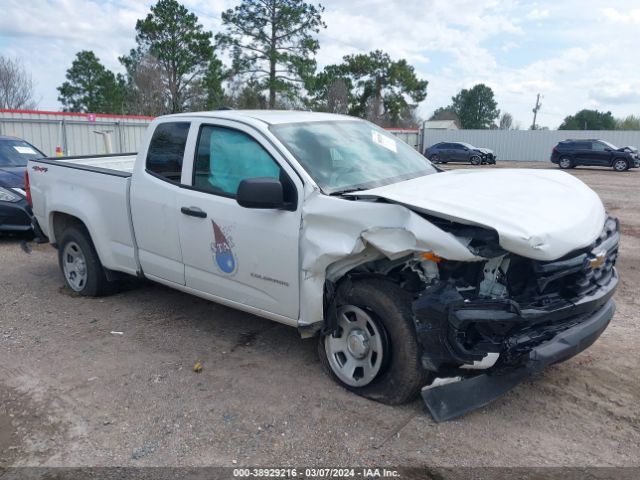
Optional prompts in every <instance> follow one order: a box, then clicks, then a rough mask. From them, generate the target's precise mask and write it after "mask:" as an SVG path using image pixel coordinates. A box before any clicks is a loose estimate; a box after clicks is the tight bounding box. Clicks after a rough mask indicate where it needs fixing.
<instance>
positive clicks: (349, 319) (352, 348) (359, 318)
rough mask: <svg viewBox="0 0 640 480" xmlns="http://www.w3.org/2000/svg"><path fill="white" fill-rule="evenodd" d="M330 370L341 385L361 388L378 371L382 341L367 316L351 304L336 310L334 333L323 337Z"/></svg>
mask: <svg viewBox="0 0 640 480" xmlns="http://www.w3.org/2000/svg"><path fill="white" fill-rule="evenodd" d="M324 349H325V352H326V354H327V359H328V360H329V365H330V366H331V370H332V371H333V373H335V375H336V376H337V377H338V378H339V379H340V381H341V382H343V383H345V384H347V385H349V386H352V387H364V386H365V385H368V384H369V383H371V382H372V381H373V379H374V378H376V376H377V375H378V373H379V372H380V368H381V367H382V357H383V354H384V352H383V339H382V334H381V332H380V329H379V327H378V326H377V325H376V323H375V321H374V320H373V319H372V318H371V316H370V315H369V314H368V313H367V312H366V311H364V310H362V309H361V308H358V307H356V306H355V305H345V306H343V307H340V308H339V309H338V331H337V332H336V333H335V334H334V335H327V336H326V337H325V338H324Z"/></svg>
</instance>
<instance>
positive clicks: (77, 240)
mask: <svg viewBox="0 0 640 480" xmlns="http://www.w3.org/2000/svg"><path fill="white" fill-rule="evenodd" d="M70 244H73V245H74V247H75V246H77V248H79V250H80V252H81V254H82V255H83V256H84V259H85V262H84V263H85V267H86V282H85V283H84V284H83V285H82V286H81V287H80V288H79V289H78V288H74V286H72V285H71V283H70V281H69V279H68V278H67V276H66V274H65V271H64V266H63V262H64V255H65V250H66V248H67V246H69V245H70ZM58 264H59V265H60V271H61V272H62V276H63V278H64V279H65V283H66V284H67V287H69V288H70V289H71V290H73V291H75V292H76V293H78V294H79V295H83V296H86V297H101V296H105V295H110V294H112V293H115V292H116V291H117V287H118V285H117V283H116V282H110V281H109V280H107V276H106V274H105V270H104V267H103V266H102V263H101V262H100V258H99V257H98V254H97V252H96V249H95V247H94V246H93V242H92V241H91V236H90V235H89V232H88V231H87V230H86V229H85V228H82V227H69V228H67V229H66V230H65V231H64V232H62V235H61V236H60V240H59V241H58Z"/></svg>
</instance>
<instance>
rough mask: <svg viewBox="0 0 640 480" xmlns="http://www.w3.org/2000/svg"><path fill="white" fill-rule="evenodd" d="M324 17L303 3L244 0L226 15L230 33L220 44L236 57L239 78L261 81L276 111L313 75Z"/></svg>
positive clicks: (319, 8)
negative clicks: (278, 103)
mask: <svg viewBox="0 0 640 480" xmlns="http://www.w3.org/2000/svg"><path fill="white" fill-rule="evenodd" d="M322 12H324V7H323V6H322V5H318V6H314V5H311V4H309V3H306V2H304V1H303V0H260V1H255V0H242V1H241V3H240V5H237V6H236V7H234V8H231V9H229V10H227V11H226V12H224V13H223V14H222V23H223V26H224V28H225V31H224V32H221V33H219V34H218V35H216V41H217V42H218V45H219V46H220V47H221V48H222V49H227V50H230V51H231V54H232V57H233V67H232V69H233V72H234V73H235V74H238V75H248V76H249V77H250V78H252V79H255V80H257V81H259V82H260V85H261V86H262V88H263V89H265V90H268V91H269V108H274V107H275V106H276V97H277V95H278V94H280V95H283V96H285V97H289V98H291V97H295V96H296V95H297V94H298V93H299V90H300V87H301V86H302V85H303V84H304V82H305V79H307V78H308V77H310V76H311V75H313V73H314V71H315V68H316V62H315V60H314V58H313V55H315V53H316V52H317V51H318V48H319V43H318V40H317V39H316V38H314V34H317V33H318V32H319V31H320V29H321V28H325V27H326V25H325V24H324V22H323V21H322V16H321V15H322Z"/></svg>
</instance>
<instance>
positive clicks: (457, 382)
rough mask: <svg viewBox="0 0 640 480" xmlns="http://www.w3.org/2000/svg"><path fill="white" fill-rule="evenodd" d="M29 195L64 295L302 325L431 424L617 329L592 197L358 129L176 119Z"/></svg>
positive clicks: (59, 168) (366, 385) (318, 120)
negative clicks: (141, 297)
mask: <svg viewBox="0 0 640 480" xmlns="http://www.w3.org/2000/svg"><path fill="white" fill-rule="evenodd" d="M26 177H27V178H26V190H27V194H28V197H29V199H31V202H32V205H33V212H34V215H35V219H36V221H37V223H38V224H39V227H40V228H41V230H42V232H43V233H44V235H46V236H47V237H48V239H49V241H50V242H51V243H52V244H53V245H54V246H55V247H56V248H57V249H58V253H59V262H60V268H61V269H62V272H63V274H64V278H65V280H66V283H67V285H68V286H69V288H71V289H73V290H75V291H76V292H78V293H80V294H81V295H91V296H95V295H104V294H107V293H109V292H112V291H113V290H114V287H115V286H116V285H117V282H118V279H119V278H120V277H121V276H122V275H124V274H128V275H135V276H138V277H144V278H147V279H150V280H153V281H155V282H159V283H162V284H164V285H168V286H170V287H172V288H176V289H178V290H182V291H184V292H188V293H191V294H193V295H197V296H199V297H203V298H206V299H209V300H212V301H215V302H219V303H222V304H225V305H228V306H231V307H234V308H238V309H240V310H244V311H246V312H250V313H253V314H256V315H259V316H262V317H265V318H268V319H270V320H275V321H278V322H282V323H284V324H287V325H291V326H292V327H296V328H298V330H299V332H300V334H301V335H302V336H303V337H309V336H318V337H319V342H318V351H319V355H320V359H321V363H322V365H323V367H324V368H325V369H326V371H327V372H328V373H329V374H330V375H331V376H332V377H333V378H334V379H335V380H337V381H338V382H339V383H340V384H342V385H344V386H345V387H346V388H348V389H350V390H352V391H354V392H356V393H358V394H360V395H363V396H366V397H368V398H372V399H375V400H378V401H382V402H385V403H389V404H397V403H401V402H405V401H408V400H409V399H411V398H412V397H414V396H415V395H416V394H417V393H418V392H420V391H422V396H423V398H424V400H425V402H426V404H427V406H428V408H429V410H430V412H431V414H432V415H433V416H434V418H435V419H436V420H446V419H449V418H453V417H455V416H458V415H461V414H463V413H465V412H467V411H469V410H471V409H473V408H476V407H478V406H481V405H483V404H486V403H487V402H489V401H490V400H492V399H493V398H495V397H497V396H498V395H500V394H502V393H503V392H505V391H506V390H508V389H509V388H511V387H513V386H514V385H515V384H517V383H518V382H519V381H521V380H522V379H523V378H525V377H527V376H528V375H531V374H532V373H536V372H538V371H540V370H541V369H542V368H544V367H545V366H546V365H549V364H551V363H555V362H559V361H562V360H565V359H567V358H569V357H571V356H573V355H575V354H576V353H578V352H580V351H582V350H583V349H584V348H586V347H588V346H589V345H591V344H592V343H593V342H594V341H595V340H596V339H597V338H598V336H599V335H600V334H601V333H602V331H603V330H604V329H605V328H606V326H607V325H608V323H609V321H610V319H611V318H612V316H613V312H614V304H613V300H612V299H611V297H612V296H613V293H614V291H615V289H616V286H617V284H618V277H617V273H616V270H615V268H614V264H615V261H616V257H617V251H618V241H619V229H618V222H617V220H616V219H614V218H612V217H609V216H607V215H606V213H605V209H604V207H603V205H602V202H601V201H600V199H599V198H598V196H597V195H596V194H595V193H594V192H593V191H592V190H591V189H589V188H588V187H587V186H586V185H585V184H583V183H582V182H581V181H580V180H578V179H576V178H575V177H573V176H572V175H570V174H568V173H565V172H559V171H551V170H543V169H536V170H525V169H517V170H510V169H493V168H487V169H482V170H474V171H469V170H457V171H449V172H441V171H440V170H439V169H438V168H437V167H434V166H433V165H432V164H431V163H430V162H429V161H428V160H427V159H425V158H424V157H423V156H422V155H420V154H419V153H417V152H416V151H414V150H413V149H412V148H410V147H409V146H407V145H406V144H404V143H402V142H401V141H399V140H397V139H396V138H394V137H393V136H391V135H389V134H388V133H387V132H385V131H384V130H382V129H380V128H378V127H376V126H375V125H372V124H371V123H368V122H365V121H362V120H358V119H354V118H350V117H346V116H339V115H330V114H322V113H307V112H278V111H219V112H203V113H189V114H178V115H169V116H165V117H160V118H157V119H156V120H154V121H153V122H152V123H151V125H150V126H149V129H148V132H147V134H146V137H145V140H144V143H143V145H142V146H141V148H140V151H139V153H138V154H137V155H124V156H108V155H107V156H99V157H67V158H62V159H34V160H31V161H30V162H29V164H28V169H27V175H26Z"/></svg>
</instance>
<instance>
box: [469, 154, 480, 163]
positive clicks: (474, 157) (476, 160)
mask: <svg viewBox="0 0 640 480" xmlns="http://www.w3.org/2000/svg"><path fill="white" fill-rule="evenodd" d="M480 164H482V159H481V158H480V156H479V155H474V156H472V157H471V165H480Z"/></svg>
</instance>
